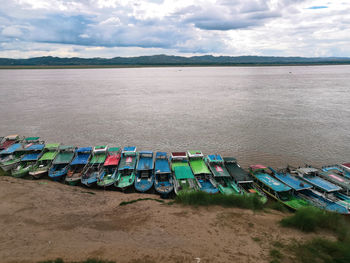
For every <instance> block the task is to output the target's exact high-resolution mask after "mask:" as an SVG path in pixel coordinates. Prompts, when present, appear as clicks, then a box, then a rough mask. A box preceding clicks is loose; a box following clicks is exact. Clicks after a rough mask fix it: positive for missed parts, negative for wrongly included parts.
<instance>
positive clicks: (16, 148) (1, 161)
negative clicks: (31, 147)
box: [0, 143, 25, 172]
mask: <svg viewBox="0 0 350 263" xmlns="http://www.w3.org/2000/svg"><path fill="white" fill-rule="evenodd" d="M24 152H25V151H24V147H23V145H22V144H21V143H15V144H12V145H11V146H9V147H8V148H6V149H4V150H2V151H0V168H1V169H2V170H3V171H4V172H7V171H9V170H11V169H12V168H13V167H15V166H16V165H17V164H19V162H20V161H21V158H22V156H23V154H24Z"/></svg>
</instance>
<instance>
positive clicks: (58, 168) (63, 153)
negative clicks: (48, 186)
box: [49, 145, 75, 181]
mask: <svg viewBox="0 0 350 263" xmlns="http://www.w3.org/2000/svg"><path fill="white" fill-rule="evenodd" d="M74 154H75V147H74V146H70V145H61V146H59V153H58V155H57V156H56V158H55V159H54V160H53V162H52V166H51V167H50V170H49V178H51V179H52V180H54V181H59V180H61V179H62V178H63V177H64V176H65V175H66V174H67V172H68V167H69V164H70V163H71V161H72V160H73V158H74Z"/></svg>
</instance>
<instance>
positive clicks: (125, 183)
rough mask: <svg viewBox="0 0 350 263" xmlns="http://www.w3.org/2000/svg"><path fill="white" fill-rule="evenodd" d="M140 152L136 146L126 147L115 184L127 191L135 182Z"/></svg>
mask: <svg viewBox="0 0 350 263" xmlns="http://www.w3.org/2000/svg"><path fill="white" fill-rule="evenodd" d="M137 158H138V153H137V152H136V147H135V146H131V147H124V149H123V151H122V156H121V160H120V163H119V167H118V175H117V181H116V182H115V183H114V186H115V187H117V188H118V189H120V190H122V191H125V190H127V189H131V188H132V186H133V185H134V182H135V168H136V161H137Z"/></svg>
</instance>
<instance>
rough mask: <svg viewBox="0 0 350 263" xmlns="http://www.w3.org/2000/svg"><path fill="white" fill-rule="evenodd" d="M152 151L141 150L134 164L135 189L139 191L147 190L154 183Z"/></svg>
mask: <svg viewBox="0 0 350 263" xmlns="http://www.w3.org/2000/svg"><path fill="white" fill-rule="evenodd" d="M153 166H154V162H153V152H151V151H141V152H140V153H139V159H138V162H137V166H136V178H135V189H136V190H137V191H139V192H146V191H149V190H150V189H151V188H152V186H153V183H154V171H153Z"/></svg>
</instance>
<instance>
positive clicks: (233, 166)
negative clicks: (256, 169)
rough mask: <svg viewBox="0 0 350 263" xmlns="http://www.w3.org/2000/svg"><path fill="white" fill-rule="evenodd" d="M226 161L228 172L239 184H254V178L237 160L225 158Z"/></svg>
mask: <svg viewBox="0 0 350 263" xmlns="http://www.w3.org/2000/svg"><path fill="white" fill-rule="evenodd" d="M224 161H225V166H226V169H227V171H228V172H229V173H230V175H231V176H232V177H233V178H234V179H235V180H236V181H237V182H238V183H251V182H253V178H252V176H251V175H250V174H249V173H248V172H247V171H245V170H244V169H243V168H242V167H241V166H239V164H238V163H237V160H236V158H233V157H224Z"/></svg>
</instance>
